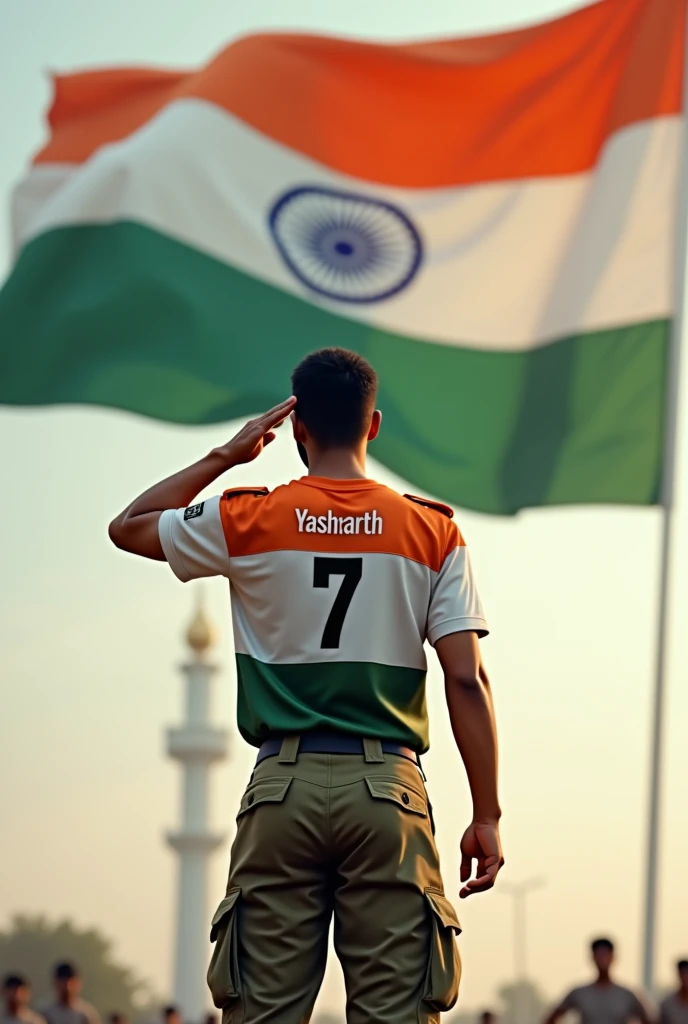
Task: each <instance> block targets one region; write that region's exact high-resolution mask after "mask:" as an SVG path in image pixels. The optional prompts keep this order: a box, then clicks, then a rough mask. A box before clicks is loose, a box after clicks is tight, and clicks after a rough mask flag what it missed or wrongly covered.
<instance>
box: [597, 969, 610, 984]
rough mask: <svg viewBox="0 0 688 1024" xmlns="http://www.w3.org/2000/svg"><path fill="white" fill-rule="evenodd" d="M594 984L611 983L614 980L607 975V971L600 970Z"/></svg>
mask: <svg viewBox="0 0 688 1024" xmlns="http://www.w3.org/2000/svg"><path fill="white" fill-rule="evenodd" d="M595 984H596V985H613V984H614V982H613V981H612V979H611V978H610V976H609V971H600V972H599V973H598V975H597V980H596V982H595Z"/></svg>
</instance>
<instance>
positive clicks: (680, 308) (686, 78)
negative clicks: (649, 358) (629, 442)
mask: <svg viewBox="0 0 688 1024" xmlns="http://www.w3.org/2000/svg"><path fill="white" fill-rule="evenodd" d="M687 57H688V18H687V19H686V25H685V28H684V53H683V102H682V112H683V122H682V137H681V153H680V159H679V177H678V209H677V219H676V225H677V227H676V253H675V259H674V268H675V269H674V273H675V279H674V295H675V297H676V308H675V315H674V319H673V323H672V327H671V338H670V344H669V353H668V360H667V375H666V381H667V383H666V414H665V425H664V454H663V463H662V480H661V499H660V504H661V508H662V536H661V554H660V563H659V603H658V609H657V638H656V649H655V687H654V701H653V712H652V733H651V749H650V789H649V807H648V822H647V860H646V882H645V934H644V939H643V987H644V988H645V990H646V991H647V992H649V993H652V992H653V991H654V987H655V939H656V932H657V890H658V877H659V837H660V810H661V795H662V794H661V790H662V753H663V750H662V747H663V739H664V704H665V696H666V663H667V635H668V625H669V583H670V570H671V552H672V539H673V527H674V491H675V482H676V480H675V478H676V447H677V432H678V412H679V384H680V382H679V373H680V362H681V344H682V341H683V334H684V331H685V327H686V288H685V278H686V250H687V248H688V119H687V112H688V60H687V59H686V58H687Z"/></svg>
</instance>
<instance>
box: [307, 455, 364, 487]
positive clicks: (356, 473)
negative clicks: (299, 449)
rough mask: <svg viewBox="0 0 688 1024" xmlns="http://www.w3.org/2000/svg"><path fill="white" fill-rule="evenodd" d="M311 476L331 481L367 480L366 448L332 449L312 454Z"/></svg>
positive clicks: (310, 460) (309, 467) (310, 461)
mask: <svg viewBox="0 0 688 1024" xmlns="http://www.w3.org/2000/svg"><path fill="white" fill-rule="evenodd" d="M308 463H309V466H308V473H309V476H322V477H326V478H327V479H329V480H365V479H366V471H365V470H366V457H365V447H363V448H361V449H360V450H359V449H353V450H352V449H349V448H332V449H328V450H327V451H322V452H310V453H309V456H308Z"/></svg>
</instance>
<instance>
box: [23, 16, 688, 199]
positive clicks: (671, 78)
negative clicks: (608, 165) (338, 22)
mask: <svg viewBox="0 0 688 1024" xmlns="http://www.w3.org/2000/svg"><path fill="white" fill-rule="evenodd" d="M685 17H686V0H603V2H600V3H597V4H594V5H593V6H591V7H586V8H583V9H581V10H578V11H575V12H574V13H573V14H570V15H568V16H566V17H563V18H559V19H557V20H555V21H550V22H545V23H542V24H539V25H536V26H534V27H531V28H527V29H521V30H517V31H513V32H505V33H500V34H496V35H489V36H481V37H474V38H467V39H455V40H447V41H440V42H428V43H418V44H414V45H408V46H389V45H379V44H370V43H361V42H353V41H350V40H341V39H332V38H323V37H318V36H303V35H255V36H249V37H246V38H244V39H241V40H239V41H238V42H236V43H234V44H232V45H230V46H229V47H227V48H226V49H225V50H223V51H222V52H221V53H220V54H219V55H218V56H217V57H216V58H215V59H214V60H213V61H211V63H210V64H208V65H207V67H205V68H203V69H202V70H200V71H196V72H191V73H183V72H176V73H174V72H166V71H153V70H139V69H121V70H109V71H95V72H85V73H82V74H75V75H68V76H64V77H59V78H58V79H57V80H56V83H55V99H54V104H53V107H52V110H51V112H50V115H49V121H50V125H51V128H52V137H51V139H50V141H49V143H48V144H47V146H46V147H45V148H44V149H43V150H42V151H41V152H40V153H39V154H38V156H37V157H36V161H37V162H38V163H45V162H51V163H53V162H57V163H62V162H66V163H80V162H82V161H84V160H86V159H88V157H89V156H90V155H91V154H92V153H93V152H94V151H95V150H97V149H98V148H99V147H100V146H102V145H103V144H105V143H108V142H113V141H115V140H118V139H122V138H124V137H125V136H127V135H129V134H130V133H131V132H134V131H136V129H137V128H140V127H141V126H142V125H143V124H145V123H146V122H147V121H148V120H150V119H151V118H152V117H154V116H155V114H157V113H158V112H159V111H160V110H161V109H162V108H163V107H165V106H166V105H167V104H169V103H171V102H173V101H174V100H178V99H182V98H197V99H202V100H207V101H208V102H210V103H213V104H215V105H217V106H219V107H221V108H224V109H225V110H226V111H228V112H229V113H231V114H233V115H235V116H236V117H238V118H240V119H241V120H243V121H245V122H246V123H247V124H249V125H250V126H251V127H253V128H255V129H257V130H258V131H260V132H263V133H264V134H266V135H268V136H270V137H271V138H273V139H274V140H275V141H277V142H279V143H282V144H283V145H285V146H288V147H290V148H292V149H295V150H298V151H299V152H301V153H303V154H304V155H306V156H308V157H311V158H312V159H314V160H317V161H319V162H320V163H322V164H325V165H327V166H328V167H331V168H333V169H334V170H336V171H339V172H342V173H344V174H348V175H351V176H353V177H356V178H361V179H364V180H369V181H375V182H381V183H386V184H389V185H394V186H400V187H411V188H413V187H418V188H420V187H439V186H452V185H462V184H472V183H477V182H486V181H497V180H513V179H519V178H530V177H538V176H551V175H562V174H573V173H577V172H581V171H585V170H588V169H589V168H591V167H592V166H593V165H594V164H595V162H596V161H597V158H598V155H599V152H600V150H601V148H602V146H603V145H604V143H605V141H606V139H607V138H608V137H609V136H610V135H611V134H612V133H613V132H615V131H617V130H618V129H621V128H624V127H626V126H628V125H631V124H634V123H637V122H640V121H645V120H647V119H650V118H655V117H660V116H663V115H671V114H677V113H679V112H680V110H681V91H682V87H681V82H682V63H683V46H684V23H685Z"/></svg>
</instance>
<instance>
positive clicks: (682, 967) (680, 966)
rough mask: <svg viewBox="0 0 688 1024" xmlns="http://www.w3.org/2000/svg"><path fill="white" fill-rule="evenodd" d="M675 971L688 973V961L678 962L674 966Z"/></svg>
mask: <svg viewBox="0 0 688 1024" xmlns="http://www.w3.org/2000/svg"><path fill="white" fill-rule="evenodd" d="M676 969H677V970H678V971H688V960H679V962H678V963H677V964H676Z"/></svg>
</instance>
